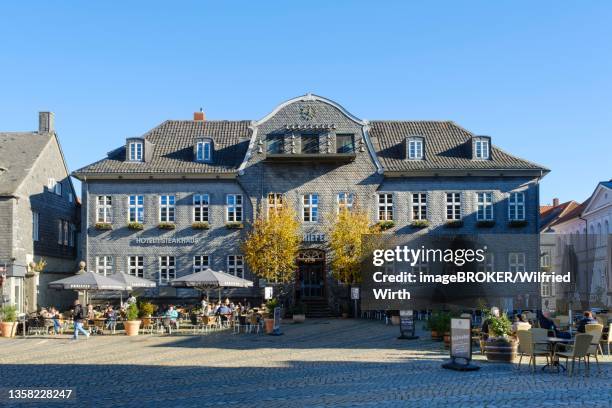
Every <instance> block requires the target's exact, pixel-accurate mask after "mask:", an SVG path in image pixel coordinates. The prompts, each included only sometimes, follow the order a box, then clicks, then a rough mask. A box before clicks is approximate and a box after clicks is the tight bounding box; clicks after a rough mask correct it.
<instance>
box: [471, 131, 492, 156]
mask: <svg viewBox="0 0 612 408" xmlns="http://www.w3.org/2000/svg"><path fill="white" fill-rule="evenodd" d="M490 159H491V137H489V136H473V137H472V160H490Z"/></svg>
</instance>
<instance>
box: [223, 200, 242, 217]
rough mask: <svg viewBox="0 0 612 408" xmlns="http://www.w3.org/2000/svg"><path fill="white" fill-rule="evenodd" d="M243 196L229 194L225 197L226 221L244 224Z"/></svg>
mask: <svg viewBox="0 0 612 408" xmlns="http://www.w3.org/2000/svg"><path fill="white" fill-rule="evenodd" d="M242 205H243V200H242V194H228V195H226V196H225V221H226V222H242V217H243V211H242Z"/></svg>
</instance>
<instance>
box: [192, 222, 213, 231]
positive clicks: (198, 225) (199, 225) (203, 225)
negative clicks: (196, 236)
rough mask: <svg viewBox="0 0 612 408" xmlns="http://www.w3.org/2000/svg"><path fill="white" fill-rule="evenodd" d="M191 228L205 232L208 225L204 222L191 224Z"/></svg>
mask: <svg viewBox="0 0 612 408" xmlns="http://www.w3.org/2000/svg"><path fill="white" fill-rule="evenodd" d="M191 228H193V229H199V230H205V229H209V228H210V224H209V223H208V222H206V221H198V222H194V223H192V224H191Z"/></svg>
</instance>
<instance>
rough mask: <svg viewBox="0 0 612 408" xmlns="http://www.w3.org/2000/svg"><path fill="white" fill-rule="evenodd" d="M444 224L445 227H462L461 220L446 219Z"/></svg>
mask: <svg viewBox="0 0 612 408" xmlns="http://www.w3.org/2000/svg"><path fill="white" fill-rule="evenodd" d="M444 226H445V227H446V228H461V227H463V220H454V221H446V223H445V224H444Z"/></svg>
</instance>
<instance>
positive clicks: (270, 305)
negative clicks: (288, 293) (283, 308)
mask: <svg viewBox="0 0 612 408" xmlns="http://www.w3.org/2000/svg"><path fill="white" fill-rule="evenodd" d="M277 307H278V300H277V299H270V300H268V301H267V302H266V310H267V311H268V313H267V317H266V318H264V327H265V330H266V333H268V334H270V333H272V331H273V330H274V309H276V308H277Z"/></svg>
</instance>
